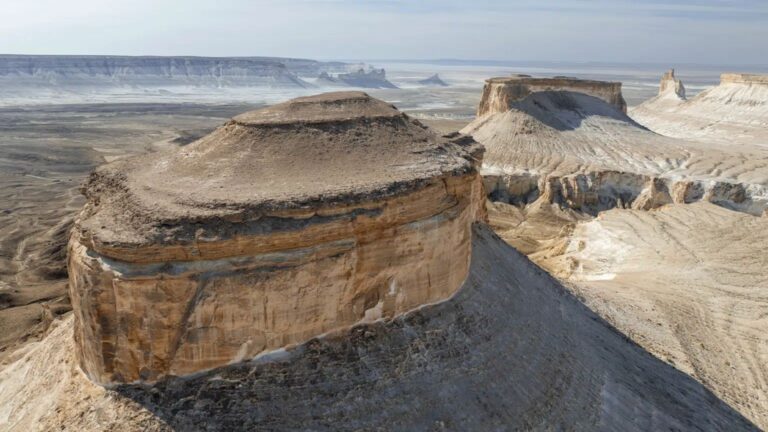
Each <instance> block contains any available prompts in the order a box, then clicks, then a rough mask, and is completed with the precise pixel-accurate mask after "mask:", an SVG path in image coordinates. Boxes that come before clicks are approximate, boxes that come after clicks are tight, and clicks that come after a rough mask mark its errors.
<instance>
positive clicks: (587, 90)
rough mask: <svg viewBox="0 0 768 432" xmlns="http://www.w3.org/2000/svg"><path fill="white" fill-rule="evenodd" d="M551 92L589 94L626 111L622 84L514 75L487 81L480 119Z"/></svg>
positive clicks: (478, 111) (478, 110)
mask: <svg viewBox="0 0 768 432" xmlns="http://www.w3.org/2000/svg"><path fill="white" fill-rule="evenodd" d="M548 91H555V92H576V93H581V94H586V95H589V96H592V97H595V98H598V99H601V100H603V101H604V102H606V103H608V104H610V105H612V106H613V107H614V108H616V109H617V110H619V111H621V112H626V111H627V103H626V102H625V101H624V97H623V96H622V95H621V83H620V82H604V81H590V80H581V79H576V78H567V77H555V78H534V77H531V76H528V75H515V76H512V77H504V78H491V79H489V80H487V81H486V83H485V87H484V88H483V96H482V99H481V100H480V106H479V107H478V109H477V116H478V117H481V116H485V115H487V114H495V113H503V112H506V111H508V110H509V107H510V105H511V104H513V103H515V102H519V101H523V100H524V99H525V98H526V97H528V96H529V95H531V94H533V93H538V92H548Z"/></svg>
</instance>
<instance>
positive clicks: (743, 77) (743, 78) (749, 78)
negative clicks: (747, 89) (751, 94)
mask: <svg viewBox="0 0 768 432" xmlns="http://www.w3.org/2000/svg"><path fill="white" fill-rule="evenodd" d="M727 83H738V84H764V85H768V75H757V74H746V73H724V74H722V75H720V84H727Z"/></svg>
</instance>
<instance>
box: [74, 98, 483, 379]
mask: <svg viewBox="0 0 768 432" xmlns="http://www.w3.org/2000/svg"><path fill="white" fill-rule="evenodd" d="M481 156H482V147H481V146H479V145H478V144H477V143H475V142H474V141H473V140H471V139H470V138H468V137H463V136H459V135H455V136H451V137H441V136H438V135H436V134H435V133H434V132H432V131H431V130H429V129H428V128H426V127H425V126H423V125H421V124H420V123H419V122H417V121H415V120H412V119H410V118H409V117H407V116H406V115H404V114H402V113H400V112H399V111H397V109H395V108H394V107H392V106H391V105H388V104H386V103H384V102H381V101H378V100H376V99H373V98H371V97H369V96H368V95H366V94H364V93H359V92H348V93H329V94H323V95H319V96H313V97H307V98H299V99H295V100H293V101H290V102H287V103H284V104H280V105H276V106H273V107H270V108H265V109H262V110H258V111H253V112H249V113H245V114H243V115H240V116H238V117H235V118H234V119H233V120H232V121H230V122H229V123H227V124H225V125H223V126H221V127H220V128H218V129H217V130H216V131H214V132H213V133H211V134H210V135H208V136H206V137H204V138H202V139H200V140H198V141H196V142H194V143H192V144H189V145H187V146H185V147H183V148H181V149H177V150H174V151H170V152H167V153H161V154H150V155H146V156H141V157H137V158H133V159H126V160H122V161H118V162H115V163H112V164H108V165H106V166H103V167H101V168H100V169H98V170H97V171H96V172H95V173H93V174H92V175H91V177H90V178H89V179H88V181H87V182H86V184H85V185H84V187H83V192H84V194H85V195H86V197H87V200H88V201H87V204H86V206H85V208H84V209H83V211H82V213H81V215H80V218H79V219H78V220H77V222H76V224H75V228H74V229H73V232H72V236H71V239H70V244H69V274H70V292H71V297H72V303H73V307H74V309H75V316H76V323H75V339H76V343H77V347H78V350H79V351H78V357H79V362H80V365H81V367H82V369H83V370H84V371H85V372H86V374H87V375H88V376H89V377H90V378H91V379H93V380H95V381H97V382H100V383H113V382H132V381H136V380H143V381H155V380H157V379H159V378H162V377H165V376H169V375H185V374H190V373H194V372H198V371H201V370H206V369H210V368H214V367H218V366H223V365H226V364H229V363H232V362H238V361H241V360H243V359H249V358H253V357H254V356H257V355H258V354H260V353H264V352H267V351H270V350H275V349H279V348H283V347H286V346H290V345H293V344H297V343H301V342H303V341H306V340H308V339H310V338H312V337H315V336H318V335H321V334H323V333H327V332H331V331H335V330H340V329H344V328H347V327H350V326H352V325H353V324H356V323H359V322H368V321H374V320H377V319H380V318H391V317H393V316H396V315H398V314H401V313H403V312H405V311H408V310H411V309H413V308H416V307H419V306H421V305H424V304H429V303H434V302H439V301H441V300H444V299H446V298H448V297H450V296H451V295H452V294H453V293H454V292H455V291H456V290H457V289H458V288H459V287H460V286H461V284H462V283H463V281H464V279H465V277H466V275H467V271H468V268H469V259H470V250H471V233H470V227H471V224H472V223H473V222H475V221H476V220H478V219H482V218H483V217H484V213H483V212H484V210H483V192H482V182H481V180H480V177H479V174H478V164H479V161H480V158H481Z"/></svg>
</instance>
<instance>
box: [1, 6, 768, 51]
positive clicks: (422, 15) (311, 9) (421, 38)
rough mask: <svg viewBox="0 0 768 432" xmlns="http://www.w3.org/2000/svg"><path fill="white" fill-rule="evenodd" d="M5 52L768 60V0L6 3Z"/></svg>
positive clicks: (3, 32) (3, 31)
mask: <svg viewBox="0 0 768 432" xmlns="http://www.w3.org/2000/svg"><path fill="white" fill-rule="evenodd" d="M0 10H1V11H2V15H0V19H1V20H2V25H0V53H3V54H113V55H200V56H259V55H268V56H283V57H305V58H313V59H322V60H328V59H368V60H373V59H441V58H451V59H467V60H504V61H515V60H517V61H563V62H586V61H595V62H628V63H637V62H640V63H675V64H681V63H697V64H710V65H751V64H754V65H765V64H768V0H720V1H716V0H642V1H641V0H506V1H505V0H471V1H459V0H422V1H419V0H410V1H409V0H184V1H181V0H179V1H170V0H129V1H126V0H121V1H107V0H98V1H97V0H66V1H62V0H34V1H33V0H0Z"/></svg>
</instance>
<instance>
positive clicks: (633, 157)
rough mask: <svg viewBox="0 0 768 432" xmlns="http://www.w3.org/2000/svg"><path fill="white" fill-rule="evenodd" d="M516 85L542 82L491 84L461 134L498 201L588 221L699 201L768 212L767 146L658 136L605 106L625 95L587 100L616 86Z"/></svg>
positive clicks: (756, 212)
mask: <svg viewBox="0 0 768 432" xmlns="http://www.w3.org/2000/svg"><path fill="white" fill-rule="evenodd" d="M670 77H671V74H670ZM519 80H522V82H536V81H535V79H534V78H514V79H511V80H510V79H508V78H504V79H501V78H499V79H491V80H488V82H487V83H486V86H485V90H484V92H483V95H484V96H483V99H482V101H481V103H480V107H479V108H478V113H485V114H484V115H482V116H480V117H478V118H477V119H476V120H475V121H474V122H472V123H471V124H469V125H468V126H467V127H466V128H464V129H463V130H462V132H463V133H466V134H469V135H472V136H473V137H474V138H475V139H476V140H477V141H479V142H481V143H482V144H483V145H484V146H485V147H486V149H487V153H486V155H485V157H484V161H483V176H484V177H485V179H486V186H487V191H488V192H489V193H490V194H491V198H492V199H496V200H502V201H505V202H509V203H514V204H518V205H527V204H530V203H532V202H534V201H536V200H542V201H543V202H546V203H556V204H560V205H561V206H564V207H568V208H572V209H575V210H579V211H584V212H587V213H590V214H596V213H597V212H599V211H603V210H607V209H610V208H614V207H619V208H644V209H650V208H656V207H658V206H661V205H664V204H667V203H670V202H679V203H690V202H695V201H702V200H703V201H708V202H713V203H715V204H718V205H722V206H725V207H728V208H731V209H736V210H740V211H744V212H747V213H751V214H754V215H761V214H763V212H764V211H765V209H766V207H768V168H767V167H766V166H765V164H764V162H763V161H764V160H765V159H766V158H768V151H766V149H765V148H759V147H755V146H751V147H747V148H734V147H732V146H731V147H724V146H720V145H715V144H712V143H702V142H695V141H688V140H681V139H674V138H670V137H664V136H661V135H659V134H656V133H654V132H652V131H649V130H648V129H646V128H643V127H641V126H640V125H639V124H637V123H636V122H635V121H633V120H632V119H631V118H629V117H628V116H627V115H626V114H624V113H623V112H621V111H620V110H619V109H617V107H616V106H615V105H612V104H610V103H608V102H607V101H606V99H609V100H610V99H611V98H613V99H621V95H620V93H619V94H618V95H616V94H613V93H611V94H610V96H611V97H608V96H607V95H605V94H604V95H603V97H597V96H594V95H593V94H590V92H591V93H595V94H597V92H593V91H591V90H590V89H610V88H611V86H610V83H608V84H606V85H605V86H601V85H595V84H594V82H592V81H587V82H585V83H583V84H578V80H567V81H565V82H564V84H565V86H566V87H564V88H559V87H556V86H555V84H556V83H557V82H558V81H557V80H544V82H547V83H549V85H548V86H542V87H541V89H535V88H532V87H523V86H521V85H517V84H516V83H517V82H518V81H519ZM583 89H586V90H584V91H581V90H583ZM598 96H599V95H598ZM675 100H679V97H677V95H675ZM766 100H768V99H766Z"/></svg>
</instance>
